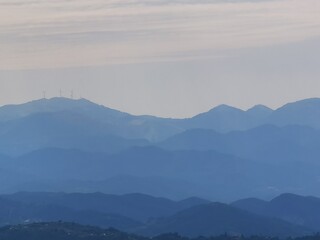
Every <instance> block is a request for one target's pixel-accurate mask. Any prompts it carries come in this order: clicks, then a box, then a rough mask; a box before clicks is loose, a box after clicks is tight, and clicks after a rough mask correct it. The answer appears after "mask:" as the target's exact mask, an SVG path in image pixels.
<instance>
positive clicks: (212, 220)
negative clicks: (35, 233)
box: [0, 192, 320, 237]
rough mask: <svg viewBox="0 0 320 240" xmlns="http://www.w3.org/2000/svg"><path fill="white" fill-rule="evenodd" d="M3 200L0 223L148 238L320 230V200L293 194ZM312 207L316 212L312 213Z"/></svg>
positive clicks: (23, 196) (43, 195) (40, 195)
mask: <svg viewBox="0 0 320 240" xmlns="http://www.w3.org/2000/svg"><path fill="white" fill-rule="evenodd" d="M252 202H254V204H252ZM257 202H258V203H257ZM0 203H1V204H0V225H7V224H26V223H33V222H48V221H64V222H65V221H69V222H75V223H80V224H88V225H92V226H99V227H104V228H107V227H113V228H117V229H120V230H123V231H128V232H131V233H135V234H139V235H143V236H157V235H160V234H165V233H170V232H175V233H178V234H180V235H182V236H188V237H198V236H200V235H201V236H218V235H222V234H225V233H227V234H228V235H236V236H239V235H244V236H252V235H258V236H268V237H275V236H277V237H289V236H292V237H296V236H303V235H309V234H313V233H314V232H317V231H319V230H320V225H319V221H318V220H319V209H320V199H319V198H315V197H303V196H298V195H293V194H282V195H280V196H278V197H276V198H274V199H273V200H271V201H270V202H267V201H263V200H257V199H243V200H239V201H236V202H234V203H231V204H224V203H219V202H210V201H208V200H205V199H199V198H189V199H185V200H182V201H173V200H169V199H165V198H157V197H152V196H148V195H143V194H126V195H110V194H103V193H91V194H84V193H72V194H67V193H49V192H37V193H31V192H20V193H15V194H10V195H1V196H0ZM310 203H312V204H311V205H310ZM257 206H259V207H257ZM310 209H313V210H315V211H314V212H313V213H310V212H309V211H310Z"/></svg>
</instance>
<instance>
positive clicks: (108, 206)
mask: <svg viewBox="0 0 320 240" xmlns="http://www.w3.org/2000/svg"><path fill="white" fill-rule="evenodd" d="M0 197H1V198H2V199H4V200H6V201H9V202H12V201H13V202H15V203H20V204H24V205H31V206H40V207H43V206H58V207H60V208H61V207H62V208H66V209H70V210H72V211H82V212H84V211H86V212H87V211H94V212H97V213H104V214H113V215H115V216H125V217H126V218H130V219H134V220H136V221H141V222H145V221H147V220H148V219H150V218H160V217H164V216H170V215H172V214H174V213H176V212H179V211H181V210H183V209H187V208H189V207H192V206H196V205H200V204H205V203H208V202H209V201H207V200H204V199H199V198H189V199H185V200H182V201H173V200H169V199H166V198H156V197H152V196H148V195H144V194H127V195H110V194H103V193H70V194H67V193H45V192H42V193H41V192H39V193H27V192H21V193H16V194H11V195H1V196H0ZM1 208H5V206H4V205H3V206H1ZM16 217H17V218H19V216H16ZM60 219H61V220H65V221H67V220H68V219H65V218H63V216H61V218H60ZM51 220H54V219H51ZM69 220H70V219H69ZM109 226H112V225H109ZM113 227H117V228H119V227H118V226H113ZM121 229H124V228H121Z"/></svg>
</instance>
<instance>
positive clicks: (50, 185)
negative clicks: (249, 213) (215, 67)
mask: <svg viewBox="0 0 320 240" xmlns="http://www.w3.org/2000/svg"><path fill="white" fill-rule="evenodd" d="M319 109H320V99H316V98H315V99H306V100H302V101H298V102H295V103H290V104H287V105H284V106H283V107H281V108H279V109H276V110H272V109H269V108H267V107H265V106H262V105H257V106H255V107H253V108H251V109H249V110H247V111H244V110H241V109H236V108H234V107H230V106H227V105H221V106H218V107H216V108H213V109H212V110H210V111H208V112H206V113H202V114H199V115H197V116H194V117H192V118H187V119H167V118H159V117H154V116H134V115H130V114H128V113H123V112H120V111H117V110H114V109H110V108H107V107H104V106H101V105H97V104H95V103H92V102H90V101H88V100H85V99H80V100H72V99H67V98H53V99H40V100H36V101H33V102H29V103H25V104H20V105H7V106H3V107H0V173H1V174H0V180H1V181H3V182H6V184H5V185H2V186H0V193H13V192H17V191H56V192H59V191H65V192H96V191H100V192H104V193H110V194H126V193H135V192H139V193H144V194H150V195H154V196H160V197H167V198H172V199H183V198H188V197H192V196H199V197H202V198H207V199H210V200H215V201H224V202H231V201H234V200H237V199H240V198H245V197H248V196H254V197H258V198H262V199H270V198H273V197H275V196H277V195H279V194H281V193H285V192H291V193H296V194H302V195H314V196H319V195H320V192H319V187H318V186H319V181H318V179H319V174H318V172H319V169H320V166H319V161H318V159H319V157H320V150H319V149H320V132H319V128H320V121H319V120H320V116H319V112H320V110H319ZM234 179H237V180H236V181H234Z"/></svg>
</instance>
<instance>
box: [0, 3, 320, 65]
mask: <svg viewBox="0 0 320 240" xmlns="http://www.w3.org/2000/svg"><path fill="white" fill-rule="evenodd" d="M319 12H320V2H319V1H318V0H303V1H302V0H273V1H272V0H270V1H268V0H264V1H249V0H247V1H241V0H240V1H235V0H234V1H227V0H216V1H214V0H212V1H209V0H170V1H165V0H148V1H147V0H108V1H103V0H91V1H87V0H68V1H66V0H63V1H62V0H41V1H40V0H39V1H37V0H24V1H21V0H10V1H7V0H6V1H5V0H0V68H1V69H38V68H59V67H73V66H96V65H107V64H122V63H136V62H149V61H173V60H179V59H189V58H192V57H197V58H199V57H200V58H201V57H203V58H207V57H214V56H215V54H218V56H219V55H221V51H224V50H229V49H238V48H249V47H259V46H269V45H276V44H283V43H290V42H294V41H300V40H305V39H308V38H312V37H316V36H319V35H320V15H319ZM194 53H197V54H194Z"/></svg>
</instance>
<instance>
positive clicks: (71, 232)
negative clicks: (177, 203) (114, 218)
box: [0, 222, 320, 240]
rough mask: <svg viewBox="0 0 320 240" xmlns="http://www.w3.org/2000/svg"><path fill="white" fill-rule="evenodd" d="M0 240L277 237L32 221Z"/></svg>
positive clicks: (309, 239)
mask: <svg viewBox="0 0 320 240" xmlns="http://www.w3.org/2000/svg"><path fill="white" fill-rule="evenodd" d="M0 239H1V240H44V239H45V240H278V238H270V237H263V236H251V237H244V236H228V235H221V236H216V237H197V238H193V239H191V238H187V237H183V236H180V235H178V234H176V233H167V234H163V235H159V236H157V237H153V238H147V237H142V236H138V235H132V234H127V233H124V232H121V231H118V230H116V229H113V228H109V229H101V228H97V227H91V226H83V225H79V224H75V223H64V222H51V223H33V224H25V225H16V226H6V227H2V228H0ZM319 239H320V235H314V236H306V237H300V238H295V239H294V238H290V240H319Z"/></svg>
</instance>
